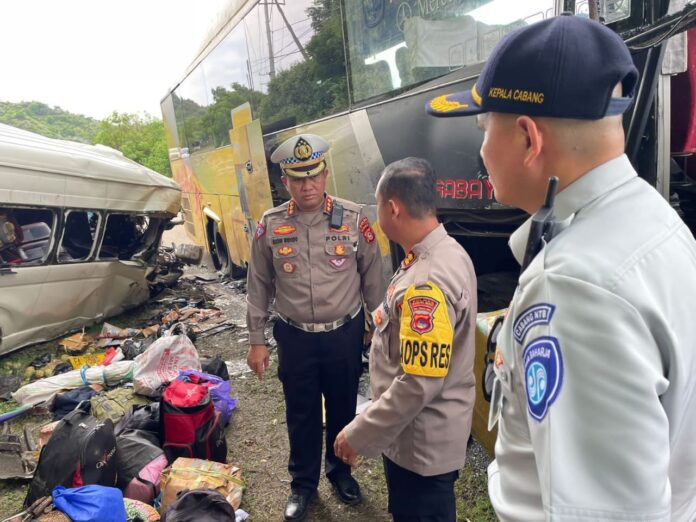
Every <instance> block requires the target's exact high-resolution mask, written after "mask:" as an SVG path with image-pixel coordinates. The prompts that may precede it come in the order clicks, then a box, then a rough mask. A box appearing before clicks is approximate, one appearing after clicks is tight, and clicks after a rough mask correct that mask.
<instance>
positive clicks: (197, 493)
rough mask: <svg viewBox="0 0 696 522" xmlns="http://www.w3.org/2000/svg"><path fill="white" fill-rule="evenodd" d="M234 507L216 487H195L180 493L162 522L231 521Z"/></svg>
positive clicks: (233, 517) (163, 516) (233, 516)
mask: <svg viewBox="0 0 696 522" xmlns="http://www.w3.org/2000/svg"><path fill="white" fill-rule="evenodd" d="M234 519H235V515H234V508H233V507H232V506H231V505H230V503H229V502H227V500H226V499H225V497H223V496H222V495H221V494H220V493H218V492H217V491H215V490H214V489H193V490H186V491H182V492H181V493H179V496H178V498H177V499H176V502H174V503H173V504H172V505H171V506H170V507H169V509H167V511H165V512H164V514H163V515H162V519H161V520H162V522H189V521H191V520H196V521H197V522H230V521H232V520H234Z"/></svg>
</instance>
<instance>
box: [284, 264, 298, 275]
mask: <svg viewBox="0 0 696 522" xmlns="http://www.w3.org/2000/svg"><path fill="white" fill-rule="evenodd" d="M294 271H295V265H293V264H292V263H283V272H285V273H286V274H292V273H293V272H294Z"/></svg>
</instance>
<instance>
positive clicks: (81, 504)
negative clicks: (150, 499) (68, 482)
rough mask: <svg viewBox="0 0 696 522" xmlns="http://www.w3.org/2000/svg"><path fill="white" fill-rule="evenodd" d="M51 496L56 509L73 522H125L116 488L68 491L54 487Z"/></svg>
mask: <svg viewBox="0 0 696 522" xmlns="http://www.w3.org/2000/svg"><path fill="white" fill-rule="evenodd" d="M51 496H52V497H53V505H54V506H55V507H56V509H58V510H60V511H62V512H63V513H65V514H66V515H67V516H68V517H70V520H72V521H73V522H93V521H95V520H98V521H99V522H123V521H124V520H126V508H125V507H124V505H123V495H122V494H121V491H120V490H119V489H116V488H109V487H106V486H97V485H92V486H83V487H81V488H70V489H69V488H64V487H63V486H56V487H55V488H53V492H52V494H51Z"/></svg>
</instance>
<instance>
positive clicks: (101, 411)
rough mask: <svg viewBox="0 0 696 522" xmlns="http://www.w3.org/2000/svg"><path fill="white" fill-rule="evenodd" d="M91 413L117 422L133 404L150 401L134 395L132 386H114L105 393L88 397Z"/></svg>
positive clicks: (143, 403)
mask: <svg viewBox="0 0 696 522" xmlns="http://www.w3.org/2000/svg"><path fill="white" fill-rule="evenodd" d="M90 402H91V403H92V415H94V416H95V417H96V418H97V419H111V422H113V423H114V424H117V423H118V422H119V421H120V420H121V419H122V418H123V416H124V415H125V414H126V413H128V411H129V410H130V408H131V406H133V405H136V404H138V405H146V404H149V403H150V401H149V400H148V399H146V398H145V397H142V396H140V395H136V394H135V391H134V390H133V388H114V389H113V390H109V391H108V392H105V393H100V394H99V395H95V396H94V397H92V398H91V399H90Z"/></svg>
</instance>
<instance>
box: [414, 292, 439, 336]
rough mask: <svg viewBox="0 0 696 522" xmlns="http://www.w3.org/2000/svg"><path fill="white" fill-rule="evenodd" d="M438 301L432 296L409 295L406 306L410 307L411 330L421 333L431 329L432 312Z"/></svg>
mask: <svg viewBox="0 0 696 522" xmlns="http://www.w3.org/2000/svg"><path fill="white" fill-rule="evenodd" d="M439 304H440V303H438V302H437V301H436V300H435V299H433V298H432V297H425V296H421V297H411V298H410V299H409V300H408V307H409V308H410V309H411V330H413V331H414V332H416V333H419V334H421V335H423V334H424V333H428V332H430V331H431V330H432V329H433V314H434V313H435V309H436V308H437V306H438V305H439Z"/></svg>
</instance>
